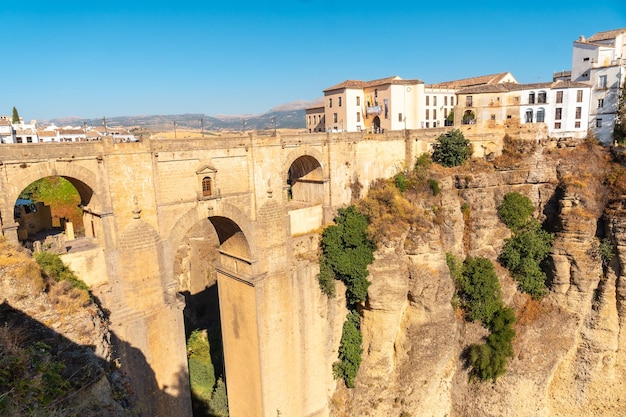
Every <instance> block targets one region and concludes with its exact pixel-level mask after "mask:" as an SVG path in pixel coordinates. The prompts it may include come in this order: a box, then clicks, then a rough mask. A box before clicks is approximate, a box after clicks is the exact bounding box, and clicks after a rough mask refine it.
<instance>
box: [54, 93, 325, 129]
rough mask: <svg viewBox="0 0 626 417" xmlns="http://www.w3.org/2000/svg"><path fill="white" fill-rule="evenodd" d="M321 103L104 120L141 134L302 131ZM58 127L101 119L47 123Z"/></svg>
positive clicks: (91, 123) (99, 123)
mask: <svg viewBox="0 0 626 417" xmlns="http://www.w3.org/2000/svg"><path fill="white" fill-rule="evenodd" d="M319 103H320V100H315V101H304V100H300V101H295V102H292V103H287V104H283V105H281V106H277V107H274V108H273V109H271V110H269V111H268V112H266V113H263V114H256V115H215V116H208V115H206V114H200V113H196V114H171V115H142V116H118V117H111V118H108V117H107V118H106V124H107V126H111V127H114V126H120V127H126V128H130V129H132V128H137V129H141V130H153V131H154V130H156V131H162V130H172V129H173V128H174V122H176V127H178V128H182V129H194V130H195V129H198V130H200V129H201V128H202V127H204V130H209V131H210V130H213V131H220V130H243V129H245V130H267V129H274V128H276V129H281V128H287V129H304V127H305V108H307V107H310V106H313V105H317V104H319ZM46 122H47V123H54V124H55V125H57V126H65V125H74V126H82V125H83V124H87V125H88V126H102V124H103V123H104V118H103V119H83V118H80V117H66V118H60V119H52V120H47V121H46Z"/></svg>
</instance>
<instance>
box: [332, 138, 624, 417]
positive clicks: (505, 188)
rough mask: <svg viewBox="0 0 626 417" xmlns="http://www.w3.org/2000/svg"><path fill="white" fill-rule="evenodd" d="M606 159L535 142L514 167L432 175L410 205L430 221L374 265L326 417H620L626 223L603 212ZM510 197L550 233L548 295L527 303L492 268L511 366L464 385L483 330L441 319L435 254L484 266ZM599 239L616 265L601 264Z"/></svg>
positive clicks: (446, 284)
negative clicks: (428, 190)
mask: <svg viewBox="0 0 626 417" xmlns="http://www.w3.org/2000/svg"><path fill="white" fill-rule="evenodd" d="M607 160H608V156H607V153H606V151H605V150H603V149H600V148H597V147H595V146H591V145H589V144H580V145H579V146H577V147H568V148H566V149H556V148H555V147H550V143H547V144H546V146H542V145H541V144H540V145H538V146H537V147H536V148H535V149H534V150H533V152H531V153H530V154H529V155H526V156H525V157H524V158H521V157H520V159H519V160H518V161H515V163H514V164H511V163H508V164H505V165H503V164H501V165H498V164H497V163H496V167H495V168H493V167H492V168H490V169H489V168H485V166H484V165H481V164H478V165H476V166H475V167H465V168H463V172H459V171H458V170H457V171H455V170H448V171H446V172H444V173H441V172H440V173H439V174H438V175H439V177H438V179H439V182H440V184H441V189H442V193H441V195H439V196H437V197H436V198H435V200H433V198H431V197H429V198H425V199H424V200H423V201H421V202H420V201H415V204H418V205H419V204H421V208H422V209H423V210H424V212H425V213H428V212H430V211H436V212H437V214H436V216H431V217H428V216H425V217H426V218H427V219H428V221H427V222H426V226H425V227H424V224H422V227H420V228H419V230H411V229H407V230H405V233H404V235H402V236H399V237H398V238H397V240H393V241H391V240H390V241H388V242H386V245H383V246H382V247H380V248H379V250H378V252H377V254H376V260H375V262H374V264H373V265H372V266H371V268H370V273H371V275H370V280H371V281H372V285H371V287H370V290H369V295H368V302H367V304H366V306H365V307H364V309H363V311H362V315H363V321H362V323H363V325H362V329H363V337H364V344H363V348H364V353H363V362H362V364H361V368H360V370H359V374H358V377H357V379H356V388H355V389H353V390H347V389H345V387H343V386H342V385H341V383H340V384H338V389H337V392H336V393H335V397H334V399H333V401H332V404H333V407H332V410H331V415H333V416H344V415H345V416H348V415H358V416H402V417H409V416H414V417H415V416H427V415H428V416H430V415H433V416H436V415H438V416H443V415H448V416H516V417H517V416H571V415H586V416H615V415H624V414H626V390H625V389H624V388H625V387H626V352H624V349H625V346H626V344H625V342H626V336H624V333H625V332H623V331H622V329H623V326H624V325H625V323H626V322H625V317H626V316H625V313H626V276H624V271H625V270H626V210H611V211H607V210H606V209H605V208H606V205H607V201H608V200H609V199H610V196H608V191H607V186H606V183H605V181H604V174H605V170H606V169H607V166H608V165H607V164H608V162H607ZM511 191H516V192H520V193H522V194H524V195H526V196H528V197H529V198H530V199H531V200H532V201H533V204H534V205H535V207H536V211H535V217H537V218H538V219H539V220H540V221H542V222H544V226H545V227H546V228H548V229H549V230H550V231H552V232H554V233H555V242H554V247H553V250H552V253H551V255H550V257H549V262H547V264H546V265H545V269H546V270H547V271H548V272H549V277H550V279H551V280H552V286H551V291H550V293H549V294H548V295H547V296H546V297H544V298H543V299H542V300H532V299H531V298H530V297H528V296H527V295H524V294H522V293H520V292H519V291H518V290H517V289H516V283H515V282H514V281H513V280H512V279H511V278H510V276H509V274H508V272H507V271H506V270H505V269H504V268H501V267H499V266H497V270H498V274H499V276H500V281H501V285H502V289H503V296H504V300H505V302H506V303H507V305H510V306H511V307H513V308H514V309H515V311H516V316H517V323H516V326H515V330H516V337H515V339H514V342H513V348H514V357H513V358H512V359H511V360H510V362H509V364H508V370H507V373H506V374H505V375H504V376H502V377H500V378H499V379H498V380H497V382H495V383H491V382H482V383H476V382H474V383H470V382H469V381H468V370H467V369H466V367H465V365H464V362H463V359H462V358H463V353H464V350H465V349H466V348H467V346H468V345H469V344H471V343H475V342H477V341H479V340H481V338H482V337H484V336H485V335H486V334H487V331H486V330H485V329H484V328H483V327H482V326H481V325H480V324H476V323H466V322H464V321H463V320H462V318H461V317H460V315H459V314H458V311H455V309H454V308H453V306H452V304H451V302H450V300H451V298H452V296H453V293H454V286H453V282H452V279H451V277H450V274H449V271H448V269H447V266H446V261H445V258H446V252H451V253H454V254H455V255H457V256H461V257H464V256H482V257H487V258H489V259H491V260H493V261H494V263H496V262H497V258H498V255H499V253H500V251H501V249H502V247H503V245H504V242H505V239H507V238H509V237H510V236H511V232H510V231H509V230H508V229H507V228H506V227H505V226H504V225H503V224H502V223H501V222H500V221H499V219H498V217H497V206H498V205H499V203H500V202H501V201H502V199H503V196H504V195H505V194H506V193H508V192H511ZM435 206H436V207H435ZM601 239H605V240H607V241H610V242H613V244H614V247H615V253H616V254H617V255H616V256H615V257H614V258H613V259H612V260H610V262H608V264H606V262H605V263H604V264H603V259H602V256H601V254H600V251H599V245H600V241H601Z"/></svg>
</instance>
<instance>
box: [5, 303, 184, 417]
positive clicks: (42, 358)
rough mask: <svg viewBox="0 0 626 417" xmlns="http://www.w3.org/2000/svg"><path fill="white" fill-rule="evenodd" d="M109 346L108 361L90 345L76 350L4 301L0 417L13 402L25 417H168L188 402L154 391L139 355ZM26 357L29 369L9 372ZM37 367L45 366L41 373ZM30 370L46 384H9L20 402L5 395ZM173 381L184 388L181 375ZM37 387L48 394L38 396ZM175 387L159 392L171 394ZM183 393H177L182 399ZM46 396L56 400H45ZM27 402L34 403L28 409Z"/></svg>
mask: <svg viewBox="0 0 626 417" xmlns="http://www.w3.org/2000/svg"><path fill="white" fill-rule="evenodd" d="M77 325H80V323H77ZM110 341H111V344H112V352H111V353H112V354H111V357H112V358H115V360H113V361H109V360H106V359H104V358H102V357H100V356H98V355H96V353H95V352H96V350H97V348H96V346H95V345H80V344H77V343H75V342H73V341H72V340H70V339H68V338H67V337H65V336H63V335H62V334H60V333H58V332H57V331H55V330H54V329H52V328H51V327H49V326H46V325H45V324H44V323H42V322H40V321H38V320H36V319H34V318H32V317H31V316H29V315H28V314H26V313H24V312H23V311H21V310H19V309H17V308H14V307H13V306H11V305H10V304H9V303H8V302H7V301H4V302H3V303H2V304H0V362H2V365H3V368H4V370H5V371H8V372H9V376H7V373H0V399H1V400H2V401H0V414H2V415H4V414H3V413H4V412H6V411H9V410H6V409H5V410H3V406H4V407H7V404H8V406H9V407H12V406H15V404H14V403H12V401H13V400H15V401H18V400H19V405H20V406H21V407H28V408H30V411H28V415H31V412H33V411H34V410H36V409H39V411H41V412H44V413H46V414H47V413H50V414H54V412H55V411H57V410H63V412H68V410H70V411H71V415H89V416H90V417H111V416H113V417H115V416H128V415H133V416H138V417H169V416H171V415H172V414H171V412H172V410H181V403H182V404H184V402H185V401H187V402H188V401H189V398H181V397H177V396H172V395H170V394H168V393H166V392H164V390H161V389H160V388H159V386H158V384H157V381H156V378H155V374H154V371H153V370H152V369H151V367H150V365H149V364H148V363H147V361H146V358H145V356H144V355H143V353H142V352H141V351H140V350H139V349H137V348H134V347H133V346H131V345H130V344H128V343H127V342H124V341H122V340H120V339H119V338H118V337H117V335H115V334H114V333H113V332H111V334H110ZM28 352H30V353H32V354H33V355H34V359H33V363H32V364H31V365H32V367H31V368H20V366H24V364H23V363H21V365H20V366H17V367H15V368H14V369H13V372H11V366H10V365H11V362H10V360H18V359H15V358H16V357H17V358H21V359H19V360H22V361H24V360H25V359H24V358H25V356H24V355H27V353H28ZM11 358H13V359H11ZM19 360H18V361H19ZM42 364H47V365H46V367H45V368H41V367H42ZM33 367H34V369H43V371H41V373H42V375H40V378H42V381H46V383H45V384H40V386H35V385H31V386H28V385H25V384H24V382H21V381H27V380H26V379H21V380H17V381H14V382H16V383H18V384H19V386H20V387H22V390H26V392H25V393H24V392H22V394H24V398H22V397H21V396H20V395H19V394H18V392H19V390H15V389H13V390H11V389H10V386H11V385H10V384H11V383H12V382H11V378H21V377H24V376H25V375H20V372H19V371H20V369H31V370H32V369H33ZM26 376H28V375H26ZM30 376H32V375H30ZM176 376H177V385H178V387H186V386H188V377H187V372H186V370H184V369H181V370H180V371H179V372H178V373H177V375H176ZM46 378H47V379H46ZM55 378H56V379H55ZM29 379H30V378H29ZM30 380H31V382H32V381H34V379H30ZM61 380H65V381H68V382H69V387H67V388H63V389H62V388H60V387H61V385H60V384H62V382H60V381H61ZM41 386H43V387H45V388H46V389H47V390H48V391H50V393H52V394H50V393H48V394H42V392H41V389H42V388H41ZM178 387H165V388H166V389H168V388H174V390H175V391H176V390H177V388H178ZM185 391H186V390H179V392H182V393H183V394H181V395H184V396H185V397H186V394H185ZM46 395H56V396H52V397H49V398H48V397H46ZM26 398H28V399H26ZM33 398H36V399H38V400H40V402H39V403H33V402H32V401H33V400H32V399H33ZM23 401H31V402H30V403H29V404H25V403H24V402H23ZM32 407H35V409H33V408H32ZM185 408H188V407H185V406H184V405H183V407H182V409H185ZM13 411H14V410H13ZM9 412H10V411H9ZM15 415H22V414H20V413H19V412H18V414H15ZM37 415H39V414H37ZM54 415H56V414H54ZM177 415H178V414H177Z"/></svg>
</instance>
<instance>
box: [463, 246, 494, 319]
mask: <svg viewBox="0 0 626 417" xmlns="http://www.w3.org/2000/svg"><path fill="white" fill-rule="evenodd" d="M456 285H457V292H458V294H459V301H460V306H461V308H463V310H464V311H465V312H466V315H467V317H468V318H469V319H470V320H471V321H476V320H478V321H482V322H483V323H489V322H490V321H491V319H492V317H493V315H494V314H495V312H496V311H497V310H498V309H499V308H500V305H501V302H500V297H501V290H500V282H499V281H498V276H497V275H496V270H495V268H494V266H493V263H492V262H491V261H490V260H489V259H485V258H472V257H468V258H466V259H465V261H464V262H463V267H462V272H461V274H460V277H459V279H458V281H457V284H456Z"/></svg>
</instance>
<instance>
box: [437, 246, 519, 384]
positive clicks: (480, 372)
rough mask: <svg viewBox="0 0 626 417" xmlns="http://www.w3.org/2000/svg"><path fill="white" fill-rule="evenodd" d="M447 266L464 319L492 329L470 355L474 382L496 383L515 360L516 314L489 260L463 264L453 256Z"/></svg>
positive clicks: (469, 359)
mask: <svg viewBox="0 0 626 417" xmlns="http://www.w3.org/2000/svg"><path fill="white" fill-rule="evenodd" d="M446 262H447V264H448V268H449V270H450V275H451V276H452V278H453V280H454V284H455V288H456V294H455V300H458V303H459V307H460V308H461V310H462V311H463V313H464V316H465V317H466V318H467V319H468V320H470V321H480V322H482V324H483V326H485V327H486V328H487V329H489V331H490V334H489V336H488V337H487V339H486V341H485V343H475V344H472V345H470V346H469V348H468V349H467V352H466V363H467V365H468V366H469V368H470V380H472V379H479V380H481V381H487V380H492V381H495V380H496V379H498V377H500V376H501V375H503V374H504V373H505V372H506V366H507V363H508V360H509V359H510V358H511V357H512V356H513V346H512V341H513V338H514V337H515V330H514V329H513V324H514V323H515V312H514V311H513V309H511V308H509V307H506V306H505V305H504V303H503V302H502V290H501V289H500V282H499V280H498V276H497V274H496V271H495V268H494V266H493V263H492V262H491V261H490V260H489V259H485V258H474V257H467V258H466V259H465V260H464V261H463V262H462V263H461V262H460V261H459V260H458V259H457V258H456V257H455V256H453V255H452V254H450V253H447V254H446Z"/></svg>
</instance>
